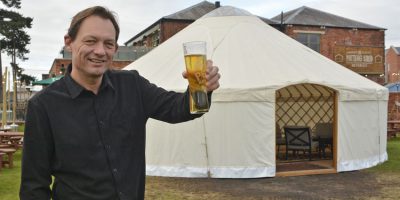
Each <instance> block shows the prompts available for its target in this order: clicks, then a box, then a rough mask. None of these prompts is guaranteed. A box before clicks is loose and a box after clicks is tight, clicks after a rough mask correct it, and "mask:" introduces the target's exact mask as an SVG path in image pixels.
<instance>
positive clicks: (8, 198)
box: [0, 150, 22, 200]
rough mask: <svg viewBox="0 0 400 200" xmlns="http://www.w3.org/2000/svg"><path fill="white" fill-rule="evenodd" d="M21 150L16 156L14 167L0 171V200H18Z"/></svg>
mask: <svg viewBox="0 0 400 200" xmlns="http://www.w3.org/2000/svg"><path fill="white" fill-rule="evenodd" d="M21 152H22V151H21V150H18V151H17V152H16V153H15V154H14V167H13V168H12V169H9V168H2V170H1V171H0V199H1V200H17V199H19V198H18V192H19V183H20V180H21V173H20V172H21Z"/></svg>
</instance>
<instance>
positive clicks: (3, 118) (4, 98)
mask: <svg viewBox="0 0 400 200" xmlns="http://www.w3.org/2000/svg"><path fill="white" fill-rule="evenodd" d="M4 71H5V72H4V78H3V82H2V84H3V113H2V116H1V126H2V128H3V129H5V128H6V125H7V100H6V98H7V95H6V84H7V82H6V80H7V67H6V68H5V70H4Z"/></svg>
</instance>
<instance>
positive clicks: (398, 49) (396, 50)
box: [385, 46, 400, 55]
mask: <svg viewBox="0 0 400 200" xmlns="http://www.w3.org/2000/svg"><path fill="white" fill-rule="evenodd" d="M390 49H393V51H394V53H396V55H400V47H395V46H390V47H389V48H387V49H385V55H387V54H388V53H389V50H390Z"/></svg>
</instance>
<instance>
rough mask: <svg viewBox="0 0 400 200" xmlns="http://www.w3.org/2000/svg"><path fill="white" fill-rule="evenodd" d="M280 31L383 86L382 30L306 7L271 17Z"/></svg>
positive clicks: (383, 35) (383, 44)
mask: <svg viewBox="0 0 400 200" xmlns="http://www.w3.org/2000/svg"><path fill="white" fill-rule="evenodd" d="M272 20H275V21H276V22H280V23H281V24H282V27H281V30H282V31H283V32H284V33H285V34H287V35H288V36H290V37H292V38H294V39H296V40H297V41H299V42H300V43H302V44H304V45H306V46H308V47H310V48H311V49H313V50H315V51H317V52H319V53H321V54H322V55H324V56H326V57H328V58H329V59H331V60H334V61H335V62H337V63H339V64H341V65H343V66H345V67H347V68H349V69H351V70H353V71H355V72H357V73H359V74H361V75H363V76H365V77H367V78H369V79H371V80H373V81H375V82H377V83H380V84H384V83H385V77H384V73H385V64H384V47H385V32H384V31H385V29H384V28H381V27H377V26H373V25H369V24H365V23H362V22H358V21H354V20H351V19H347V18H344V17H341V16H337V15H333V14H330V13H326V12H322V11H319V10H316V9H313V8H309V7H305V6H303V7H300V8H297V9H295V10H291V11H288V12H285V13H283V14H281V15H277V16H276V17H273V18H272Z"/></svg>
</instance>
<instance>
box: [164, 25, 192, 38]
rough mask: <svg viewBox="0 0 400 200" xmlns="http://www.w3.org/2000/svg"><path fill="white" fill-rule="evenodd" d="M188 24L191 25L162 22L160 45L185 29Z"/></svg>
mask: <svg viewBox="0 0 400 200" xmlns="http://www.w3.org/2000/svg"><path fill="white" fill-rule="evenodd" d="M189 24H191V22H170V21H166V22H162V23H161V36H160V43H162V42H164V41H165V40H168V39H169V38H170V37H172V36H173V35H175V34H176V33H177V32H179V31H181V30H182V29H184V28H185V27H187V26H188V25H189Z"/></svg>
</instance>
